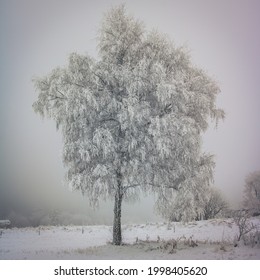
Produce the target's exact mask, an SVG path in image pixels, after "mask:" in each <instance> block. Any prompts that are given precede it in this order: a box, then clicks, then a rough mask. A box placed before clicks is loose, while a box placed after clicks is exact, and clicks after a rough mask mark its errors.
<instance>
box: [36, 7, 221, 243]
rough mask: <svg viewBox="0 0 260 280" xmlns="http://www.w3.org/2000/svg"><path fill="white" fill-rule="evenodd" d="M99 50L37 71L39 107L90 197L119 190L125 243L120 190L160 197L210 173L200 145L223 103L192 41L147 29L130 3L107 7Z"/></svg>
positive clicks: (72, 179) (188, 191)
mask: <svg viewBox="0 0 260 280" xmlns="http://www.w3.org/2000/svg"><path fill="white" fill-rule="evenodd" d="M97 50H98V59H94V58H91V57H90V56H88V55H79V54H76V53H73V54H71V55H70V57H69V61H68V65H67V66H66V67H64V68H60V67H58V68H56V69H54V70H53V71H52V72H51V73H50V74H49V75H47V76H45V77H42V78H38V79H36V80H35V81H34V82H35V86H36V89H37V91H38V99H37V100H36V102H35V103H34V104H33V107H34V110H35V111H36V112H38V113H40V114H41V115H43V116H45V115H46V116H48V117H50V118H52V119H53V120H54V121H55V122H56V124H57V127H58V128H59V127H60V128H61V131H62V135H63V142H64V146H63V161H64V164H65V166H66V168H67V172H66V173H67V174H66V178H67V180H68V182H69V184H70V185H71V187H72V188H73V189H76V190H81V191H82V193H84V194H86V195H87V196H88V197H89V199H90V202H91V203H92V204H93V205H96V204H97V203H98V201H99V199H106V198H108V197H111V198H114V199H115V208H114V215H115V218H114V238H113V242H114V243H115V244H120V243H121V224H120V220H121V203H122V200H123V199H133V198H135V197H136V196H138V195H139V193H140V191H144V192H150V191H152V192H155V193H157V195H158V201H160V203H163V201H164V200H165V199H168V198H169V197H170V196H171V195H172V193H174V192H176V191H178V192H179V193H180V194H182V195H192V194H193V193H194V191H195V192H196V190H198V189H199V188H201V187H202V186H204V185H205V184H206V185H207V184H208V183H209V181H210V180H211V179H212V170H213V167H214V161H213V159H212V156H211V155H208V154H204V153H202V151H201V133H202V132H204V131H205V130H206V129H207V127H208V123H209V121H210V120H215V121H218V120H219V119H220V118H223V117H224V112H223V111H222V110H221V109H218V108H217V107H216V97H217V95H218V93H219V92H220V90H219V87H218V86H217V84H216V82H215V81H214V80H213V79H212V78H210V77H209V76H208V75H207V74H206V73H205V72H204V71H203V70H201V69H199V68H197V67H195V66H193V65H192V63H191V60H190V57H189V55H188V51H187V50H185V49H184V48H182V47H177V46H175V44H174V43H173V42H172V41H171V40H170V39H169V38H168V37H167V36H165V35H161V34H159V33H158V32H156V31H151V32H147V31H146V30H145V28H144V25H143V23H141V22H139V21H138V20H136V19H134V18H133V17H132V16H129V15H127V14H126V11H125V7H124V6H119V7H116V8H113V9H111V10H110V11H109V12H108V13H107V14H105V16H104V19H103V22H102V25H101V28H100V32H99V36H98V44H97ZM116 236H117V237H116Z"/></svg>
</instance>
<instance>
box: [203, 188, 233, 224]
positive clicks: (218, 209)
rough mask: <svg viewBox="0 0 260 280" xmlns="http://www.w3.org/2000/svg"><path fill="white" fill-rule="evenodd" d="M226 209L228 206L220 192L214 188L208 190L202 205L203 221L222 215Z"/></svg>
mask: <svg viewBox="0 0 260 280" xmlns="http://www.w3.org/2000/svg"><path fill="white" fill-rule="evenodd" d="M227 209H228V204H227V202H226V201H225V199H224V198H223V196H222V194H221V193H220V191H219V190H217V189H215V188H210V189H209V191H208V195H207V198H206V202H205V204H204V214H203V217H204V219H205V220H208V219H213V218H215V217H217V216H220V215H221V214H222V215H223V214H224V212H225V211H226V210H227Z"/></svg>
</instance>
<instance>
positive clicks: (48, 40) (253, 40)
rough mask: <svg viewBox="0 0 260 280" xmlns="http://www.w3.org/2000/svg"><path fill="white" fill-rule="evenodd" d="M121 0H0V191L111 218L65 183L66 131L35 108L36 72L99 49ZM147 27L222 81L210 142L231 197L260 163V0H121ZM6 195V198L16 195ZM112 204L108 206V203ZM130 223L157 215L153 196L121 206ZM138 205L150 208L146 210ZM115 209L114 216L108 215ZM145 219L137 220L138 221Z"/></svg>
mask: <svg viewBox="0 0 260 280" xmlns="http://www.w3.org/2000/svg"><path fill="white" fill-rule="evenodd" d="M121 2H122V1H112V0H107V1H105V0H104V1H98V0H96V1H88V0H74V1H68V0H56V1H53V0H45V1H40V0H39V1H38V0H20V1H19V0H17V1H14V0H5V1H0V38H1V50H0V51H1V52H0V55H1V66H0V67H1V69H0V71H1V78H0V79H1V80H0V129H1V140H0V172H1V173H0V176H1V177H0V197H1V198H2V199H1V201H5V198H8V199H11V201H12V203H20V204H22V205H23V204H30V205H32V206H34V207H50V208H52V207H55V205H56V206H59V207H64V209H66V208H73V209H76V210H79V211H85V213H86V214H87V215H96V216H97V218H98V219H103V218H104V217H105V218H104V219H110V216H109V215H108V214H107V213H109V214H110V212H111V214H112V210H111V206H108V205H105V207H103V209H101V211H99V212H96V214H93V211H91V210H89V208H88V206H87V205H88V202H87V198H82V197H81V195H80V194H78V193H73V194H72V193H70V191H69V190H68V187H67V186H66V185H64V183H63V178H64V169H63V165H62V157H61V151H62V139H61V135H60V132H57V131H56V129H55V123H54V122H53V121H51V120H47V119H44V120H42V119H41V117H40V116H39V115H36V114H35V113H34V112H33V110H32V103H33V102H34V101H35V100H36V98H37V95H36V93H35V90H34V88H33V83H32V78H33V77H38V76H42V75H45V74H47V73H49V72H50V71H51V70H52V69H53V68H54V67H56V66H62V65H65V64H66V63H67V58H68V55H69V54H70V53H71V52H77V53H82V54H84V53H88V54H90V55H92V56H96V55H97V53H96V41H95V39H96V37H97V31H98V28H99V26H100V22H101V19H102V16H103V13H104V12H106V11H107V10H108V9H109V8H110V7H111V6H112V5H113V6H114V5H117V4H120V3H121ZM124 3H126V8H127V10H128V12H129V13H130V14H132V15H134V16H135V17H136V18H138V19H140V20H142V21H143V22H144V24H145V25H146V28H147V30H150V29H152V28H155V29H157V30H158V31H159V32H162V33H166V34H168V35H169V36H170V38H171V39H173V41H174V42H175V43H176V44H177V45H185V46H187V47H188V48H189V50H190V55H191V58H192V61H193V62H194V63H195V64H196V65H198V66H199V67H201V68H203V69H205V70H207V72H208V73H209V75H210V76H213V77H214V78H215V79H216V80H217V81H218V83H219V85H220V88H221V94H220V95H219V97H218V101H217V104H218V106H219V107H221V108H223V109H224V110H225V112H226V119H225V121H224V122H220V123H219V126H218V129H217V130H215V129H214V125H212V127H210V129H209V130H208V131H207V133H206V134H205V136H204V137H203V139H204V144H203V148H204V150H205V151H207V152H210V153H213V154H215V155H216V170H215V186H216V187H218V188H219V189H221V191H223V193H224V195H225V196H226V198H227V199H228V200H229V201H230V202H231V203H233V205H234V204H237V203H239V202H240V201H241V199H242V194H243V187H244V179H245V176H246V175H248V174H249V173H250V172H253V171H255V170H260V145H259V143H260V125H259V120H260V110H259V108H260V106H259V105H260V93H259V80H260V75H259V74H260V70H259V69H260V54H259V49H260V36H259V26H260V2H259V1H257V0H255V1H253V0H244V1H239V0H238V1H237V0H230V1H226V0H221V1H209V0H196V1H192V0H190V1H186V0H179V1H174V0H169V1H167V0H160V1H159V0H158V1H155V0H153V1H148V0H144V1H140V0H139V1H137V0H131V1H124ZM8 199H6V201H9V200H8ZM107 207H109V210H107ZM123 209H124V211H125V213H124V214H123V217H124V215H125V216H126V217H127V218H124V219H125V220H126V221H137V216H138V219H139V220H140V219H141V218H142V220H143V221H146V220H147V221H149V220H152V219H154V218H155V216H154V214H153V213H152V211H153V205H152V199H150V198H146V199H145V200H140V202H137V203H136V204H135V205H134V206H131V205H130V206H129V207H126V206H125V204H124V205H123ZM140 209H141V212H142V213H143V216H142V217H140ZM107 217H108V218H107ZM139 220H138V222H139Z"/></svg>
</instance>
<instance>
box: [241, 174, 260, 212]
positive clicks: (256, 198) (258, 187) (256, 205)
mask: <svg viewBox="0 0 260 280" xmlns="http://www.w3.org/2000/svg"><path fill="white" fill-rule="evenodd" d="M244 192H245V197H244V207H245V208H246V209H248V210H250V212H251V213H252V214H259V213H260V171H255V172H253V173H251V174H249V175H248V176H247V177H246V180H245V189H244Z"/></svg>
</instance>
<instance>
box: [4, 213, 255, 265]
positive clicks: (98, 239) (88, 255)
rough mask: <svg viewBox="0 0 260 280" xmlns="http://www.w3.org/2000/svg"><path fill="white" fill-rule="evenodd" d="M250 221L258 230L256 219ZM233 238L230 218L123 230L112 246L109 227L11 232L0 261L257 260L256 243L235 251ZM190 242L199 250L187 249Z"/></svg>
mask: <svg viewBox="0 0 260 280" xmlns="http://www.w3.org/2000/svg"><path fill="white" fill-rule="evenodd" d="M252 222H253V223H254V224H255V225H256V226H257V228H258V231H259V229H260V217H258V218H254V219H252ZM237 233H238V228H237V226H236V225H235V224H234V222H233V221H232V220H231V219H225V220H224V219H214V220H208V221H198V222H192V223H188V224H181V223H150V224H132V225H123V227H122V234H123V242H124V243H123V245H122V246H113V245H112V244H111V241H112V227H111V226H83V227H80V226H68V227H53V226H52V227H46V226H45V227H38V228H20V229H18V228H11V229H2V230H1V232H0V259H13V260H14V259H257V260H260V244H256V245H255V246H253V247H252V246H245V245H243V244H239V246H237V247H234V245H233V244H234V243H233V242H234V239H235V236H236V235H237ZM173 239H174V240H176V241H177V246H176V247H174V248H173V249H171V246H172V245H169V246H170V247H169V246H168V245H167V241H168V244H173V243H171V242H173V241H172V240H173ZM191 240H192V241H194V242H195V243H196V244H197V245H198V246H195V247H191V246H189V244H190V242H191ZM167 246H168V247H167Z"/></svg>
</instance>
